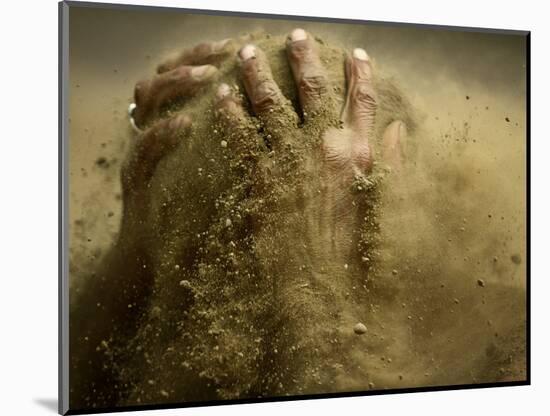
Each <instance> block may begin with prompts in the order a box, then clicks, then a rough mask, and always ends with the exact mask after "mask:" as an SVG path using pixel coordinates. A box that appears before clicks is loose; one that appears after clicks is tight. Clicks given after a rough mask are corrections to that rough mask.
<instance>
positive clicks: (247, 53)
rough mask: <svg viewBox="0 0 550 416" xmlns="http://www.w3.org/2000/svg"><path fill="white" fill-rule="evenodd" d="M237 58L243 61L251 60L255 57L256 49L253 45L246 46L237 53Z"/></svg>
mask: <svg viewBox="0 0 550 416" xmlns="http://www.w3.org/2000/svg"><path fill="white" fill-rule="evenodd" d="M239 57H240V58H241V59H242V60H243V61H248V60H249V59H251V58H255V57H256V48H255V47H254V45H246V46H244V47H243V48H242V49H241V50H240V51H239Z"/></svg>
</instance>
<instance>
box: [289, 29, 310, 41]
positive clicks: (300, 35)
mask: <svg viewBox="0 0 550 416" xmlns="http://www.w3.org/2000/svg"><path fill="white" fill-rule="evenodd" d="M305 39H307V33H306V31H305V30H304V29H300V28H297V29H294V30H293V31H292V33H291V34H290V40H291V41H292V42H298V41H299V40H305Z"/></svg>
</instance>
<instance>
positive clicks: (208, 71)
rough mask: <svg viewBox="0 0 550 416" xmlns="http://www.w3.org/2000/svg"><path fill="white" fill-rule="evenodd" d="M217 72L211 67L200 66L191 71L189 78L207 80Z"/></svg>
mask: <svg viewBox="0 0 550 416" xmlns="http://www.w3.org/2000/svg"><path fill="white" fill-rule="evenodd" d="M216 71H217V69H216V67H215V66H213V65H201V66H196V67H194V68H192V69H191V76H193V77H195V78H207V77H210V76H212V75H213V74H214V73H215V72H216Z"/></svg>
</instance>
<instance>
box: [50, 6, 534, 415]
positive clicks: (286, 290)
mask: <svg viewBox="0 0 550 416" xmlns="http://www.w3.org/2000/svg"><path fill="white" fill-rule="evenodd" d="M60 19H61V20H60V24H61V28H60V41H61V49H60V55H61V56H60V60H61V73H60V77H61V85H62V91H61V103H60V104H61V110H62V111H61V120H60V125H61V136H62V137H61V139H62V140H61V142H60V147H61V156H62V164H63V166H62V171H61V172H60V174H61V177H62V189H61V191H62V219H63V227H62V237H63V247H62V249H61V253H60V259H61V264H60V267H61V272H62V276H61V282H60V288H61V292H60V293H61V296H60V299H61V305H60V311H61V312H60V313H61V337H60V341H61V342H60V364H61V380H60V393H61V400H60V412H61V413H67V412H68V413H73V414H75V413H89V412H99V411H119V410H130V409H133V410H136V409H151V408H164V407H186V406H204V405H212V404H222V403H235V402H257V401H270V400H289V399H305V398H307V399H310V398H318V397H341V396H350V395H366V394H382V393H397V392H403V393H404V392H414V391H426V390H440V389H453V388H474V387H487V386H501V385H521V384H528V383H529V348H528V338H529V337H528V333H529V308H528V304H529V274H528V270H529V251H528V246H527V242H528V238H527V236H528V232H529V219H528V204H529V199H528V192H529V182H528V176H527V175H528V151H529V150H528V149H529V137H528V131H529V130H528V127H529V118H528V97H529V80H528V71H529V33H528V32H517V31H504V30H484V29H469V28H455V27H436V26H422V25H412V24H398V23H381V22H360V21H347V20H331V19H325V18H313V17H311V18H310V17H292V16H268V15H254V14H246V13H228V12H215V11H200V10H185V9H171V8H155V7H142V6H119V5H107V4H99V3H98V4H96V3H77V2H63V3H60Z"/></svg>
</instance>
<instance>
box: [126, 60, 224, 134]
mask: <svg viewBox="0 0 550 416" xmlns="http://www.w3.org/2000/svg"><path fill="white" fill-rule="evenodd" d="M217 73H218V70H217V68H216V67H215V66H212V65H202V66H180V67H178V68H176V69H173V70H172V71H169V72H165V73H163V74H160V75H156V76H155V77H153V78H152V79H151V80H148V81H140V82H138V83H137V84H136V87H135V89H134V100H135V104H136V107H135V108H134V111H133V117H134V120H135V123H136V124H137V127H139V128H143V127H144V126H146V125H147V124H148V123H149V122H150V121H151V120H153V119H155V118H157V117H158V116H159V115H160V112H161V110H162V109H163V108H165V107H166V106H168V105H170V104H172V103H174V102H176V101H177V100H180V99H183V98H190V97H193V96H194V95H195V94H196V93H197V92H198V91H199V90H200V88H201V87H203V86H204V85H205V84H206V83H208V82H209V81H211V80H212V79H213V78H214V76H215V75H216V74H217Z"/></svg>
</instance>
